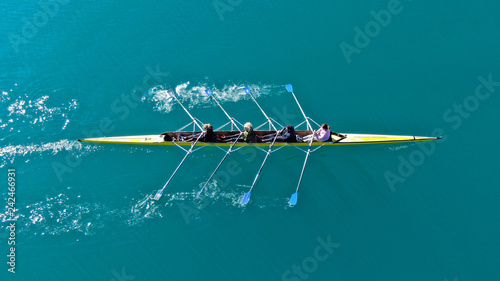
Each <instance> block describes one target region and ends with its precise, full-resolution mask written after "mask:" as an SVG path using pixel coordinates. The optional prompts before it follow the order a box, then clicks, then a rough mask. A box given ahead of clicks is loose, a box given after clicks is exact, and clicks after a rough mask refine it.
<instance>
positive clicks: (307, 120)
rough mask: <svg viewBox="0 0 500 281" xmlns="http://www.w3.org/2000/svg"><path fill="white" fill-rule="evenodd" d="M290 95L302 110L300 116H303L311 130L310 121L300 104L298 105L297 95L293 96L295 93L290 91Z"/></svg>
mask: <svg viewBox="0 0 500 281" xmlns="http://www.w3.org/2000/svg"><path fill="white" fill-rule="evenodd" d="M292 96H293V98H294V99H295V102H296V103H297V105H298V106H299V109H300V112H302V116H304V119H306V123H307V127H308V129H309V130H311V131H312V130H313V128H312V126H311V123H309V119H308V118H307V116H306V114H305V113H304V110H303V109H302V106H300V103H299V100H298V99H297V97H296V96H295V94H294V93H293V92H292Z"/></svg>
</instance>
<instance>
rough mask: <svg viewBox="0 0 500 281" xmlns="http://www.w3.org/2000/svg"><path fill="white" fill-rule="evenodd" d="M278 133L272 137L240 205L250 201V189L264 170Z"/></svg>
mask: <svg viewBox="0 0 500 281" xmlns="http://www.w3.org/2000/svg"><path fill="white" fill-rule="evenodd" d="M278 135H279V132H276V135H275V136H274V139H273V142H272V143H271V145H270V146H269V150H268V151H267V154H266V158H264V161H263V162H262V165H260V169H259V172H258V173H257V175H256V176H255V179H254V180H253V183H252V186H251V187H250V190H249V191H248V192H247V193H245V196H243V200H242V201H241V203H242V204H246V203H248V202H249V201H250V195H251V194H252V189H253V187H254V186H255V183H256V182H257V179H258V178H259V175H260V172H261V171H262V168H264V164H266V161H267V158H268V157H269V155H271V152H272V151H271V149H272V148H273V145H274V143H275V142H276V139H277V138H278Z"/></svg>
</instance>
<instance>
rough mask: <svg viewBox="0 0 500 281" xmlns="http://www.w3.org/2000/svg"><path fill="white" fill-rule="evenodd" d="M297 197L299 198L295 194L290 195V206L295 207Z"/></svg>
mask: <svg viewBox="0 0 500 281" xmlns="http://www.w3.org/2000/svg"><path fill="white" fill-rule="evenodd" d="M297 196H299V194H298V193H297V192H295V193H294V194H292V197H290V206H295V205H297Z"/></svg>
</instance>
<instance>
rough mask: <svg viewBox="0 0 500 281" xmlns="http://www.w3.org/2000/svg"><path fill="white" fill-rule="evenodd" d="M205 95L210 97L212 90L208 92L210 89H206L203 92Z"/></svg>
mask: <svg viewBox="0 0 500 281" xmlns="http://www.w3.org/2000/svg"><path fill="white" fill-rule="evenodd" d="M205 93H206V94H207V96H211V95H213V93H212V90H210V88H207V89H206V90H205Z"/></svg>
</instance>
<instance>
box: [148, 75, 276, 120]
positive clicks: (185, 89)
mask: <svg viewBox="0 0 500 281" xmlns="http://www.w3.org/2000/svg"><path fill="white" fill-rule="evenodd" d="M245 87H249V88H250V90H251V91H252V94H253V95H254V96H255V97H256V98H257V97H259V96H262V95H270V94H273V93H279V92H282V91H284V89H283V86H279V85H258V84H243V83H240V84H226V85H224V86H223V87H222V88H221V89H218V88H216V87H215V86H213V85H209V84H207V83H191V82H189V81H188V82H185V83H182V84H179V85H177V86H175V87H172V88H174V89H175V93H176V94H177V98H178V99H179V101H180V102H182V103H183V104H184V106H186V107H187V108H190V109H192V108H204V107H213V106H216V105H214V104H213V103H212V101H210V99H208V98H207V95H206V93H205V90H206V89H207V88H210V89H211V90H212V92H213V93H214V94H215V95H216V96H217V99H218V100H219V101H220V102H237V101H239V100H242V99H249V97H248V96H247V95H246V94H245V92H244V90H243V89H244V88H245ZM169 89H170V88H169V87H167V86H162V85H160V86H156V87H154V88H152V89H150V90H149V91H148V93H147V94H146V95H145V96H144V97H143V99H142V100H143V101H144V102H151V103H153V104H154V107H153V108H154V110H156V111H160V112H165V113H168V112H170V111H171V110H172V108H173V106H174V105H175V101H172V99H171V98H170V97H169V95H168V94H167V91H168V90H169Z"/></svg>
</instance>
